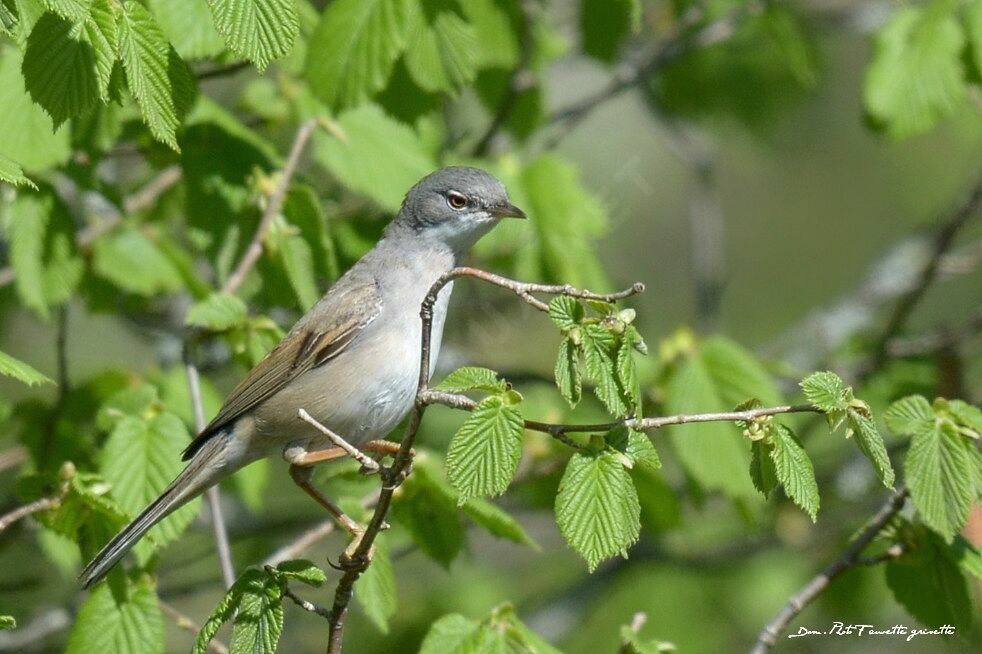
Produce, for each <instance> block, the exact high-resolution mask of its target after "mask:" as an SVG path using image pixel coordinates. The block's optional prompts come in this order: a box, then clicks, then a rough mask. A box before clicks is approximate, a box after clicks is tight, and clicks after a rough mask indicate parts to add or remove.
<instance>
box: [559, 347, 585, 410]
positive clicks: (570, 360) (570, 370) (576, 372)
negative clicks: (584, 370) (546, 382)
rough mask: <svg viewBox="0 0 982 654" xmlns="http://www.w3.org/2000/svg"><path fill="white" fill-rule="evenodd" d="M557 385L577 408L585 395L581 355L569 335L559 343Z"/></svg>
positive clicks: (571, 404) (567, 399) (570, 404)
mask: <svg viewBox="0 0 982 654" xmlns="http://www.w3.org/2000/svg"><path fill="white" fill-rule="evenodd" d="M555 376H556V387H557V388H559V393H560V394H561V395H562V396H563V397H564V398H565V399H566V401H567V402H568V403H569V406H570V407H571V408H575V407H576V405H577V404H579V402H580V398H581V397H582V396H583V379H582V376H581V374H580V355H579V352H578V351H577V349H576V345H575V344H574V343H573V340H572V339H570V338H569V337H567V338H564V339H563V342H562V343H560V344H559V354H558V355H557V356H556V369H555Z"/></svg>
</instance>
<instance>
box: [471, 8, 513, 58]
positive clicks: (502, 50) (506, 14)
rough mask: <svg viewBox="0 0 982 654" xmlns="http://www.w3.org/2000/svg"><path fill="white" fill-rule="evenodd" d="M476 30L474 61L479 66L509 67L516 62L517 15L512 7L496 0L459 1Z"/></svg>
mask: <svg viewBox="0 0 982 654" xmlns="http://www.w3.org/2000/svg"><path fill="white" fill-rule="evenodd" d="M461 8H462V9H463V10H464V14H465V15H466V16H467V22H469V23H470V24H471V25H472V26H473V28H474V31H475V32H476V33H477V49H476V51H475V53H474V55H475V64H476V65H477V66H478V67H479V68H497V69H504V70H511V69H513V68H515V66H517V65H518V62H519V54H520V46H519V43H518V38H519V33H520V29H521V27H520V24H519V22H520V20H521V19H520V18H519V16H518V11H517V10H516V6H515V5H514V4H513V3H510V2H500V1H499V0H467V2H462V3H461Z"/></svg>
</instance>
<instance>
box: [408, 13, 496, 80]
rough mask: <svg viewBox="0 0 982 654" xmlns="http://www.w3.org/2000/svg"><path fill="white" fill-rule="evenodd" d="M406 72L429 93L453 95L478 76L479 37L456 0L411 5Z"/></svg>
mask: <svg viewBox="0 0 982 654" xmlns="http://www.w3.org/2000/svg"><path fill="white" fill-rule="evenodd" d="M407 33H408V34H409V40H408V42H407V44H406V51H405V61H406V68H407V69H408V70H409V74H410V75H412V78H413V80H414V81H415V82H416V83H417V84H419V86H420V87H421V88H423V89H425V90H427V91H451V90H453V89H456V88H457V87H460V86H462V85H464V84H467V83H468V82H471V81H473V79H474V76H475V75H476V74H477V66H476V57H475V51H476V50H477V46H478V44H477V33H476V31H475V30H474V28H473V27H471V25H470V24H469V23H468V22H467V20H466V18H465V17H464V16H463V15H462V14H461V13H459V9H458V7H457V4H456V2H454V0H421V1H420V2H414V3H412V5H411V9H410V12H409V22H408V27H407Z"/></svg>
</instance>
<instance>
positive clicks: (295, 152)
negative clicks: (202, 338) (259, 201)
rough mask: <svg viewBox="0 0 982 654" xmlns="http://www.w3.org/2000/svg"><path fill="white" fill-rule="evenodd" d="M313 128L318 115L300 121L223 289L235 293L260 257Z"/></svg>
mask: <svg viewBox="0 0 982 654" xmlns="http://www.w3.org/2000/svg"><path fill="white" fill-rule="evenodd" d="M316 128H317V119H316V118H311V119H310V120H308V121H306V122H305V123H303V124H302V125H300V128H299V129H298V130H297V135H296V136H295V137H293V145H291V146H290V154H289V155H288V156H287V159H286V164H284V166H283V172H281V173H280V178H279V180H278V181H277V184H276V188H275V189H274V190H273V193H272V195H270V196H269V203H268V204H267V205H266V209H265V210H264V211H263V214H262V217H261V218H260V219H259V226H258V227H257V228H256V233H255V234H253V236H252V242H250V243H249V247H248V248H246V251H245V254H243V255H242V259H241V260H240V261H239V265H238V266H236V267H235V271H234V272H233V273H232V274H231V275H229V278H228V281H226V282H225V285H224V286H223V287H222V292H223V293H234V292H235V291H237V290H238V289H239V287H240V286H242V284H243V282H245V278H246V275H248V274H249V271H250V270H252V268H253V267H254V266H255V265H256V263H257V262H258V261H259V257H261V256H262V254H263V241H264V240H265V239H266V234H267V232H269V227H270V225H272V223H273V219H274V218H276V216H277V215H279V213H280V209H282V208H283V200H284V199H285V198H286V192H287V189H288V188H289V186H290V180H291V179H293V175H294V173H296V171H297V166H298V165H299V164H300V156H301V155H302V154H303V151H304V148H306V147H307V142H308V141H309V140H310V136H311V134H313V133H314V129H316Z"/></svg>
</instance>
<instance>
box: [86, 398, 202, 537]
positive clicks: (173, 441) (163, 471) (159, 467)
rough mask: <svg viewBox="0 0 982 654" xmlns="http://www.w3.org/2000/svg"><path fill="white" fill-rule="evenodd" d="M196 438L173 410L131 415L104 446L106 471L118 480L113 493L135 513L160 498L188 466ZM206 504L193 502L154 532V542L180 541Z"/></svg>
mask: <svg viewBox="0 0 982 654" xmlns="http://www.w3.org/2000/svg"><path fill="white" fill-rule="evenodd" d="M189 441H190V436H189V434H188V431H187V427H185V426H184V423H183V422H181V419H180V418H178V417H177V416H176V415H174V414H173V413H161V414H158V415H156V416H154V417H152V418H150V419H149V420H145V419H144V418H143V417H142V416H137V415H126V416H125V417H123V418H122V419H120V420H119V421H118V422H117V423H116V425H115V427H113V430H112V433H110V434H109V438H108V439H107V440H106V443H105V445H104V446H103V449H102V465H101V467H100V472H101V473H102V475H103V476H104V477H105V478H106V479H107V480H108V481H109V482H111V483H112V491H111V493H112V496H113V498H115V499H116V501H117V502H119V505H120V506H121V507H123V509H125V510H126V511H127V512H128V513H129V514H130V515H131V516H132V515H136V514H137V513H139V512H140V511H142V510H143V508H144V507H146V506H147V505H148V504H150V503H151V502H152V501H153V500H155V499H156V498H157V497H158V496H159V495H160V494H161V493H162V492H163V491H164V489H165V488H167V486H168V485H169V484H170V482H171V481H172V480H173V479H174V478H175V477H177V475H178V474H179V473H180V472H181V470H182V469H183V467H184V466H183V464H182V463H181V451H182V450H183V449H184V448H185V447H186V446H187V444H188V442H189ZM200 507H201V501H200V500H193V501H191V502H189V503H188V504H186V505H184V506H183V507H181V508H180V509H178V510H177V511H175V512H174V513H172V514H170V515H169V516H168V517H166V518H164V520H162V521H161V522H160V523H159V524H158V525H156V526H155V527H154V528H153V529H151V530H150V532H149V538H148V541H149V542H150V543H153V544H154V545H157V546H160V545H165V544H167V543H170V542H171V541H173V540H175V539H177V538H178V537H179V536H180V535H181V534H182V533H183V532H184V530H185V529H187V527H188V525H190V524H191V522H192V521H193V520H194V517H195V516H196V515H197V514H198V510H199V509H200Z"/></svg>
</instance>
